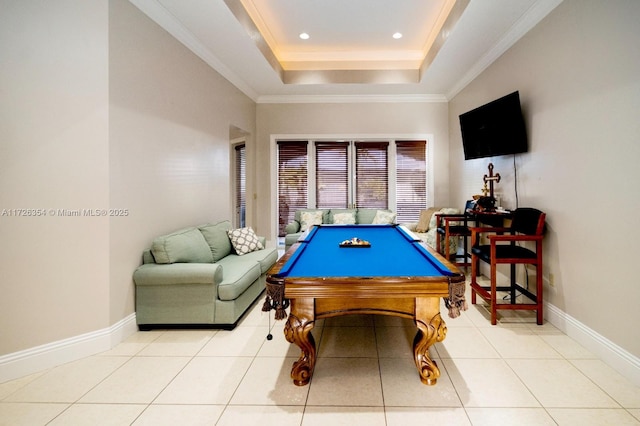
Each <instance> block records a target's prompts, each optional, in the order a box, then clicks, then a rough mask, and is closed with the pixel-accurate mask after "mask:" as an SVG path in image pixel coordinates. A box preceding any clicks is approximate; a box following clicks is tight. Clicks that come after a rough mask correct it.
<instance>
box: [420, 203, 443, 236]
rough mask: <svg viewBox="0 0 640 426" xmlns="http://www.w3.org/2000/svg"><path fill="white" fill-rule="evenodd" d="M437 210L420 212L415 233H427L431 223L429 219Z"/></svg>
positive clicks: (431, 209)
mask: <svg viewBox="0 0 640 426" xmlns="http://www.w3.org/2000/svg"><path fill="white" fill-rule="evenodd" d="M438 210H439V209H437V208H433V207H432V208H430V209H426V210H422V211H421V212H420V219H419V220H418V224H417V225H416V232H427V231H428V230H429V229H430V228H429V224H430V223H431V218H432V217H433V214H434V213H435V212H437V211H438Z"/></svg>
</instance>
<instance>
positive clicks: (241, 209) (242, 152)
mask: <svg viewBox="0 0 640 426" xmlns="http://www.w3.org/2000/svg"><path fill="white" fill-rule="evenodd" d="M235 153H236V159H235V161H236V165H235V169H236V170H235V172H236V178H235V181H236V182H235V183H236V185H235V208H236V225H237V226H238V227H240V228H242V227H244V226H246V216H245V214H246V206H247V157H246V149H245V145H244V144H240V145H236V146H235Z"/></svg>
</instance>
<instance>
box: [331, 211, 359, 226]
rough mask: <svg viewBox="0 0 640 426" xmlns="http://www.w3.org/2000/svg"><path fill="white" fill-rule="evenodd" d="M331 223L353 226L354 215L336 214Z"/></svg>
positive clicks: (354, 221)
mask: <svg viewBox="0 0 640 426" xmlns="http://www.w3.org/2000/svg"><path fill="white" fill-rule="evenodd" d="M333 223H335V224H337V225H354V224H355V223H356V215H355V214H353V213H351V212H349V213H336V214H334V215H333Z"/></svg>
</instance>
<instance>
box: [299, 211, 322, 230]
mask: <svg viewBox="0 0 640 426" xmlns="http://www.w3.org/2000/svg"><path fill="white" fill-rule="evenodd" d="M322 214H323V211H322V210H315V211H306V212H302V213H300V231H303V232H304V231H306V230H307V229H309V228H311V227H312V226H313V225H322Z"/></svg>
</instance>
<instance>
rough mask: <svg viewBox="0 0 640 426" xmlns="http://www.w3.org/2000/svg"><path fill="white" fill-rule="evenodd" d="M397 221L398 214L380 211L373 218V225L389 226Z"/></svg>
mask: <svg viewBox="0 0 640 426" xmlns="http://www.w3.org/2000/svg"><path fill="white" fill-rule="evenodd" d="M395 220H396V214H395V213H393V212H390V211H388V210H378V211H376V215H375V217H374V218H373V222H371V223H373V224H375V225H389V224H392V223H394V222H395Z"/></svg>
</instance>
